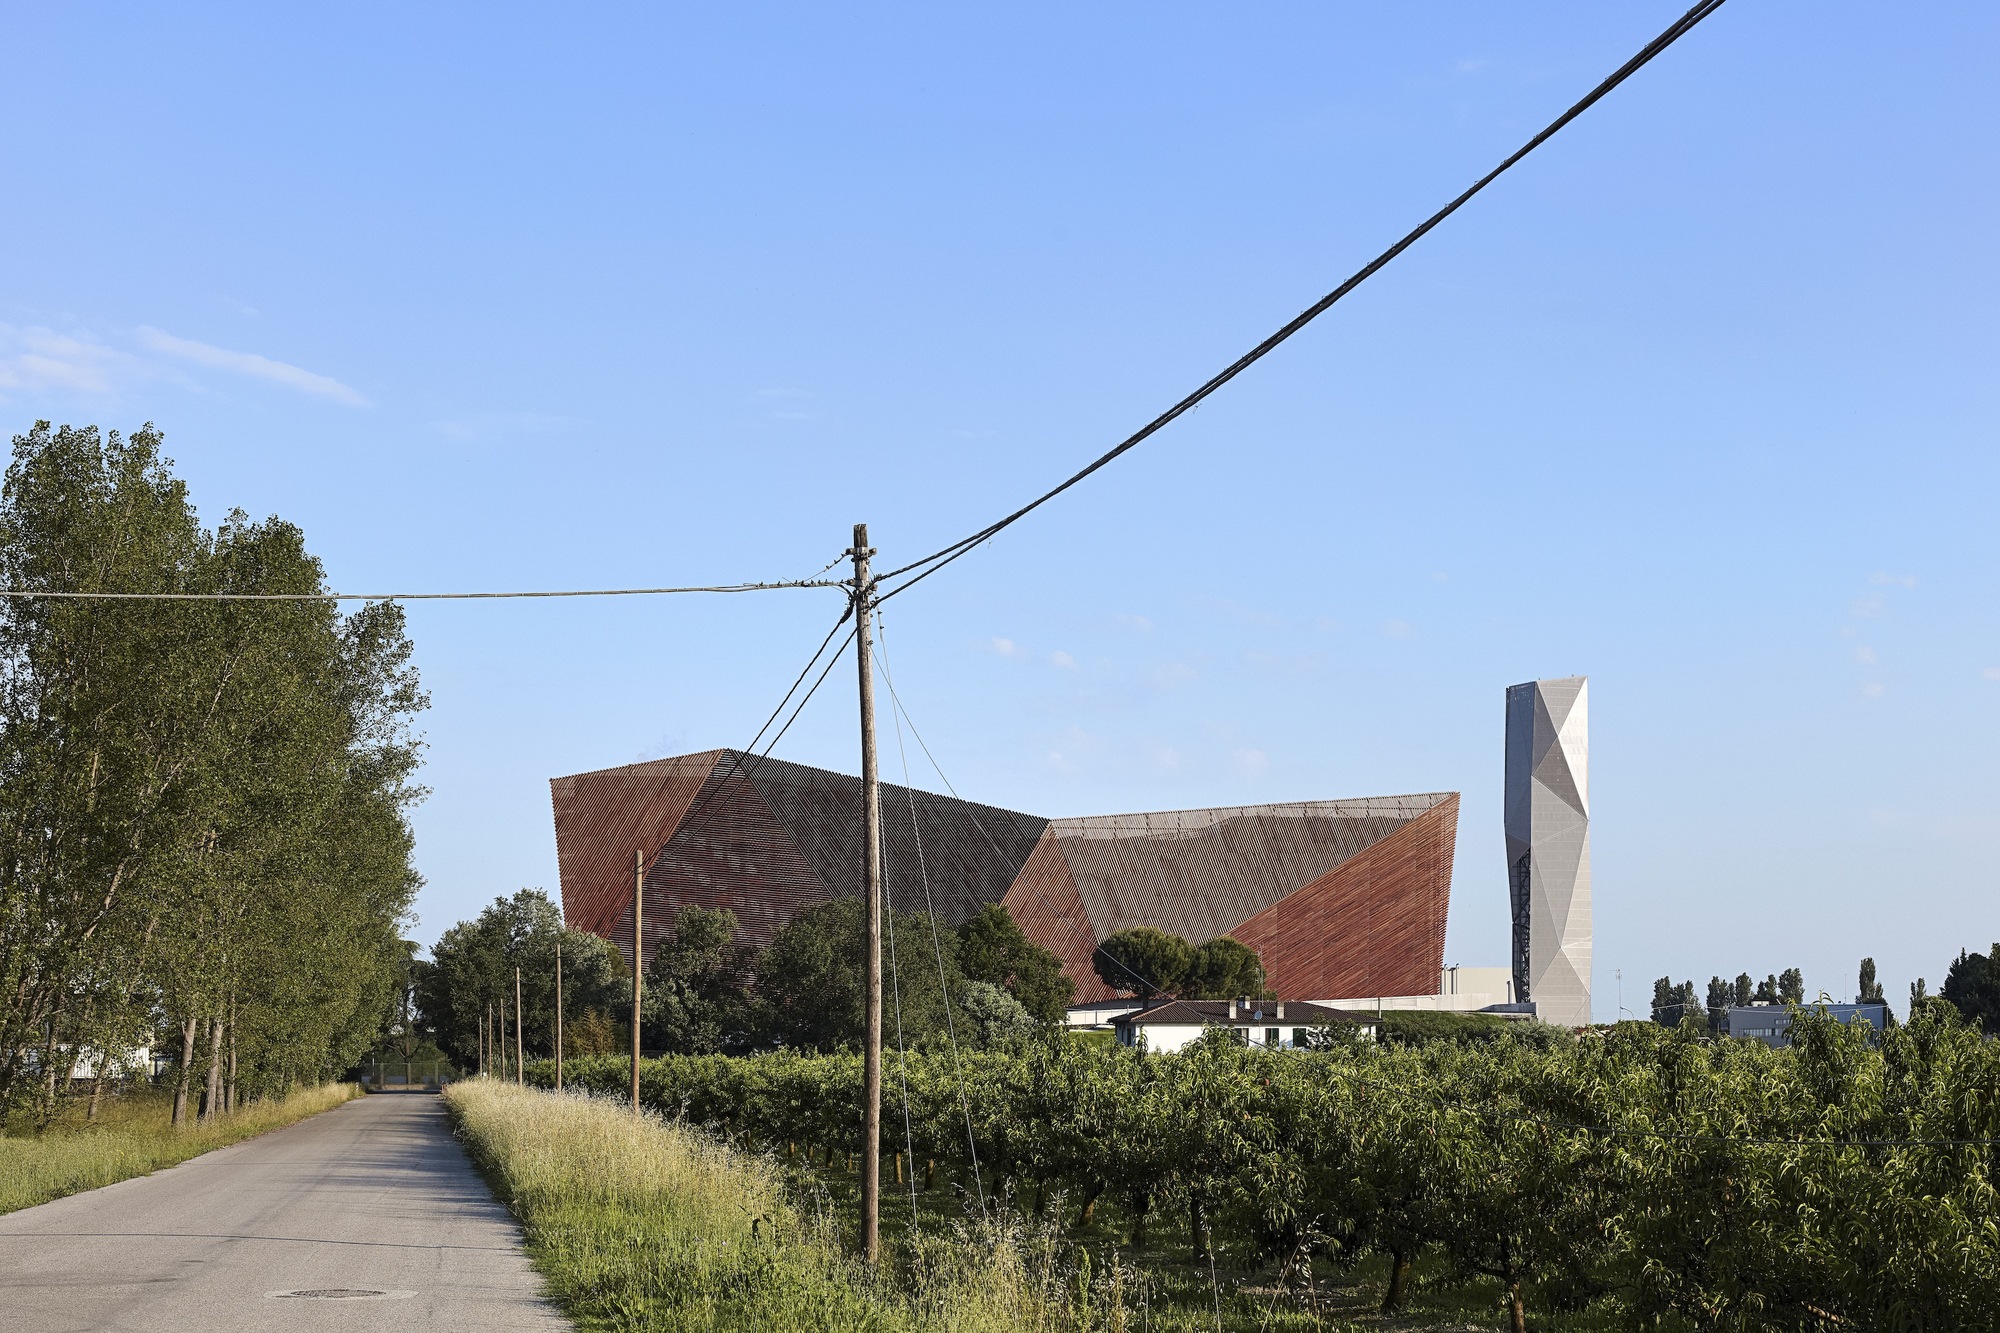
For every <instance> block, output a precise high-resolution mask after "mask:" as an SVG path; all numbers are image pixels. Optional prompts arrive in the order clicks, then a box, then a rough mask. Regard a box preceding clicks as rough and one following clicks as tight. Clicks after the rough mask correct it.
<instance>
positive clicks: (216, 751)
mask: <svg viewBox="0 0 2000 1333" xmlns="http://www.w3.org/2000/svg"><path fill="white" fill-rule="evenodd" d="M0 586H4V587H6V588H8V589H13V590H25V591H38V592H123V593H155V594H165V593H217V592H231V593H314V592H323V591H324V590H325V580H324V576H323V571H322V569H321V566H320V564H319V562H318V560H316V559H315V558H314V557H313V556H312V555H311V554H310V553H309V552H308V551H307V549H306V544H305V538H304V534H303V533H302V532H301V531H300V530H299V528H298V527H296V526H295V525H293V524H291V523H288V522H286V521H284V520H283V519H280V518H275V517H273V518H267V519H264V520H261V521H253V520H251V519H250V518H249V517H248V516H247V515H245V514H244V513H243V512H242V511H240V510H238V511H234V512H232V513H230V514H229V515H228V516H227V517H225V518H224V519H223V520H222V521H221V522H220V523H218V524H217V525H215V526H214V527H212V528H210V527H204V526H203V524H202V523H201V521H200V519H199V517H198V516H197V514H196V511H195V508H194V505H193V503H192V501H191V500H190V498H189V496H188V492H187V487H186V485H185V483H184V482H182V481H181V480H180V479H179V478H177V477H176V476H175V475H174V473H173V468H172V464H171V461H170V460H168V459H167V458H165V457H164V455H163V454H162V439H161V436H160V434H159V432H158V431H156V430H155V429H154V428H153V427H152V426H151V425H148V426H146V427H144V428H143V429H140V430H137V431H134V432H132V433H131V434H130V435H129V436H126V435H121V434H119V433H118V432H116V431H112V432H109V433H108V434H102V435H101V434H100V433H99V432H98V430H97V429H96V428H95V427H85V428H72V427H68V426H64V427H61V428H59V429H52V428H51V427H50V425H49V423H47V422H38V423H37V424H36V425H35V427H34V428H33V429H32V430H31V431H29V432H28V433H27V434H25V435H20V436H16V437H15V438H14V442H13V458H12V462H11V464H10V465H9V467H8V469H7V472H6V477H5V482H4V487H0ZM410 657H411V644H410V641H409V638H408V636H407V634H406V633H405V628H404V619H403V614H402V611H401V609H400V608H398V607H397V606H395V605H393V604H377V605H370V606H366V607H363V608H362V609H360V610H357V611H355V612H353V613H352V614H349V615H345V616H343V615H341V614H340V613H339V612H338V611H337V609H336V608H335V606H334V604H332V603H330V602H325V601H314V600H304V601H277V602H221V601H172V600H158V601H91V600H77V599H58V598H48V599H40V598H20V597H8V598H4V599H0V1112H5V1111H7V1110H20V1109H23V1108H26V1109H29V1110H31V1111H32V1112H33V1114H34V1115H35V1116H36V1117H37V1118H38V1119H41V1120H43V1121H46V1119H47V1118H48V1117H49V1116H51V1115H52V1114H53V1113H54V1111H55V1109H56V1108H57V1106H58V1105H60V1103H61V1102H62V1101H63V1099H64V1098H65V1097H66V1096H67V1095H68V1094H69V1092H70V1089H71V1086H72V1084H73V1083H74V1082H76V1081H77V1078H76V1075H77V1074H78V1072H79V1071H84V1070H87V1071H89V1072H90V1074H91V1075H92V1079H91V1091H90V1095H91V1112H92V1114H94V1113H95V1109H96V1105H97V1099H98V1098H99V1097H100V1096H101V1095H102V1093H103V1091H104V1089H105V1087H106V1086H107V1083H108V1081H110V1080H111V1079H113V1078H115V1077H117V1076H119V1075H121V1074H125V1073H128V1072H146V1071H144V1070H134V1069H133V1068H132V1066H133V1065H134V1064H136V1063H140V1062H142V1061H143V1058H144V1054H145V1052H146V1051H147V1050H148V1049H149V1048H150V1049H152V1050H156V1051H163V1052H164V1053H165V1054H166V1055H167V1056H168V1057H169V1059H170V1061H171V1067H172V1070H173V1089H174V1109H173V1116H174V1120H175V1122H176V1123H180V1122H181V1121H183V1120H185V1119H186V1118H187V1117H188V1116H190V1115H201V1116H212V1115H215V1114H217V1113H218V1112H219V1111H221V1110H225V1109H228V1108H229V1107H230V1106H231V1105H233V1104H234V1103H235V1102H236V1101H237V1100H238V1099H239V1098H242V1097H248V1096H257V1095H261V1094H263V1093H266V1092H273V1091H278V1090H281V1089H283V1088H285V1087H287V1086H289V1085H291V1084H293V1083H296V1082H298V1081H301V1080H317V1079H323V1078H327V1077H331V1076H333V1075H335V1074H337V1073H339V1072H340V1071H341V1070H343V1069H345V1068H346V1067H347V1066H348V1065H349V1064H351V1063H352V1061H353V1060H354V1059H355V1057H356V1056H358V1055H359V1054H360V1053H361V1052H362V1051H364V1050H366V1049H367V1048H368V1046H369V1045H370V1044H371V1043H372V1042H373V1040H374V1037H375V1035H376V1033H377V1032H378V1031H379V1030H380V1028H381V1026H382V1022H383V1018H384V1015H385V1012H386V1010H387V1008H388V1005H389V1003H390V1001H391V998H392V996H393V993H394V988H395V979H396V976H397V972H398V969H399V968H400V967H402V966H404V965H405V964H406V963H407V959H408V956H409V951H410V948H411V946H406V945H405V944H404V943H403V942H402V941H401V940H400V938H399V933H400V932H399V925H400V923H401V921H402V919H403V918H404V917H405V916H406V914H407V912H408V909H409V906H410V903H411V900H412V897H413V895H414V893H415V890H416V887H417V885H418V877H417V875H416V872H415V871H414V870H413V869H412V868H411V864H410V851H411V839H410V831H409V828H408V825H407V823H406V821H405V812H406V810H407V809H408V807H409V806H410V804H411V803H412V802H413V801H415V800H416V799H417V798H418V797H419V796H420V795H421V791H420V789H419V788H418V787H417V786H416V785H415V782H414V775H415V772H416V768H417V764H418V758H419V743H418V741H417V740H416V739H415V738H414V737H413V735H412V733H411V730H410V724H411V721H412V719H413V718H414V716H415V714H416V713H417V712H418V711H419V710H421V709H422V708H423V707H424V705H425V699H424V696H423V694H422V692H421V690H420V688H419V685H418V681H417V676H416V672H415V670H414V669H413V668H412V666H411V664H410Z"/></svg>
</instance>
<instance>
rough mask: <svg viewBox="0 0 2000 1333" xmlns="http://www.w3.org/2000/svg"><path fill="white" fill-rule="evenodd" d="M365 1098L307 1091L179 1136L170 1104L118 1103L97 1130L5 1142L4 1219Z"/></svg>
mask: <svg viewBox="0 0 2000 1333" xmlns="http://www.w3.org/2000/svg"><path fill="white" fill-rule="evenodd" d="M360 1091H361V1090H360V1089H359V1088H357V1087H355V1086H354V1085H353V1084H352V1083H329V1084H326V1085H324V1086H321V1087H316V1088H302V1089H300V1090H299V1091H297V1092H294V1093H292V1094H291V1095H290V1096H288V1097H284V1098H282V1099H278V1100H273V1101H262V1102H255V1103H252V1104H251V1105H249V1106H246V1107H244V1108H243V1109H242V1110H240V1111H237V1112H235V1113H234V1114H232V1115H226V1116H221V1117H218V1118H217V1119H216V1120H215V1121H214V1122H213V1123H210V1124H206V1125H191V1126H189V1127H187V1128H185V1129H181V1130H175V1129H174V1128H173V1127H172V1126H171V1125H170V1124H169V1123H168V1122H169V1120H170V1119H171V1116H172V1107H171V1105H170V1103H169V1101H168V1100H167V1099H166V1098H164V1097H159V1096H155V1095H153V1094H151V1093H144V1092H142V1093H134V1094H130V1095H128V1096H123V1097H116V1098H112V1099H111V1100H110V1101H109V1102H107V1103H106V1104H105V1106H104V1108H103V1111H102V1113H101V1115H100V1117H99V1119H98V1120H97V1121H96V1122H95V1123H92V1124H85V1125H77V1126H67V1125H61V1126H57V1127H55V1128H51V1129H48V1130H45V1131H43V1132H42V1133H40V1134H38V1135H34V1136H32V1137H25V1136H24V1137H17V1138H0V1213H11V1212H13V1211H15V1210H16V1209H19V1208H30V1207H33V1206H34V1205H35V1204H38V1203H47V1202H49V1200H51V1199H60V1198H62V1197H63V1196H64V1195H65V1194H76V1193H79V1192H81V1191H83V1190H94V1189H96V1188H98V1187H99V1186H101V1185H113V1184H116V1183H117V1182H119V1181H121V1180H129V1179H131V1178H132V1177H133V1176H144V1175H150V1174H151V1173H152V1172H154V1171H158V1170H160V1169H162V1168H164V1167H169V1166H174V1165H176V1164H178V1163H180V1162H185V1161H186V1160H188V1158H190V1157H199V1156H200V1155H201V1154H203V1153H205V1152H213V1151H214V1150H215V1149H217V1148H226V1147H228V1146H229V1145H230V1144H232V1143H239V1142H241V1141H242V1140H244V1139H248V1138H254V1137H255V1136H256V1135H259V1134H262V1133H265V1132H266V1131H269V1130H273V1129H278V1128H280V1127H282V1126H285V1125H289V1124H292V1123H293V1122H295V1121H299V1120H303V1119H305V1118H306V1117H307V1116H309V1115H317V1114H319V1113H320V1112H321V1111H326V1110H331V1109H332V1108H333V1107H336V1106H339V1105H340V1104H341V1103H343V1102H345V1101H348V1100H350V1099H351V1098H354V1097H357V1096H359V1095H360Z"/></svg>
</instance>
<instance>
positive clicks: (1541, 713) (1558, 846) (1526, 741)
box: [1506, 676, 1590, 1027]
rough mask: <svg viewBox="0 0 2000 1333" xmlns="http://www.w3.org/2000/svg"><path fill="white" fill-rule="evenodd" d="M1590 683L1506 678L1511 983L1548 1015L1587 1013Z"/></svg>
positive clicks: (1580, 1018) (1563, 1021)
mask: <svg viewBox="0 0 2000 1333" xmlns="http://www.w3.org/2000/svg"><path fill="white" fill-rule="evenodd" d="M1589 719H1590V688H1589V681H1588V679H1587V678H1586V677H1583V676H1570V677H1567V678H1565V679H1563V680H1533V681H1529V682H1528V683H1527V684H1525V685H1510V686H1508V687H1507V788H1506V822H1507V888H1508V894H1509V897H1510V900H1511V905H1512V908H1513V921H1514V993H1515V995H1516V997H1517V998H1519V999H1522V1000H1532V1001H1533V1002H1534V1004H1535V1011H1536V1016H1537V1017H1539V1018H1540V1019H1541V1020H1542V1021H1543V1022H1545V1023H1556V1024H1560V1025H1562V1026H1566V1027H1582V1026H1583V1025H1585V1024H1587V1023H1588V1022H1590V726H1589Z"/></svg>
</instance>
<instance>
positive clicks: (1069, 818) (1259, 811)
mask: <svg viewBox="0 0 2000 1333" xmlns="http://www.w3.org/2000/svg"><path fill="white" fill-rule="evenodd" d="M1459 795H1462V793H1460V792H1455V791H1418V792H1403V793H1400V794H1394V795H1388V796H1342V797H1336V798H1334V799H1331V800H1316V801H1267V802H1265V803H1263V804H1261V805H1190V806H1183V807H1182V808H1180V809H1177V810H1126V811H1122V812H1119V813H1116V814H1104V815H1061V816H1057V817H1055V818H1051V819H1050V820H1049V823H1050V824H1051V825H1070V824H1082V823H1086V822H1094V821H1099V820H1109V819H1157V818H1160V817H1161V816H1165V815H1271V814H1291V813H1298V814H1316V813H1319V812H1320V811H1323V810H1325V809H1327V808H1328V807H1330V806H1340V805H1363V804H1373V803H1377V802H1388V801H1427V802H1429V804H1427V805H1426V806H1425V807H1424V809H1426V810H1433V809H1436V808H1437V807H1438V806H1439V805H1441V804H1442V803H1444V802H1445V801H1448V800H1450V799H1451V798H1452V797H1454V796H1459Z"/></svg>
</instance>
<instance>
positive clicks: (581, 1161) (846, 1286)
mask: <svg viewBox="0 0 2000 1333" xmlns="http://www.w3.org/2000/svg"><path fill="white" fill-rule="evenodd" d="M445 1101H446V1104H447V1106H449V1107H450V1109H451V1113H452V1118H453V1122H454V1124H455V1126H456V1128H457V1131H458V1134H459V1137H460V1139H461V1140H462V1141H463V1142H464V1143H465V1145H466V1147H467V1149H468V1150H469V1151H470V1152H471V1154H472V1156H473V1158H474V1160H475V1161H476V1162H477V1163H478V1164H479V1166H480V1169H481V1171H482V1172H483V1173H484V1174H485V1175H486V1178H487V1179H488V1181H489V1182H491V1183H492V1185H493V1187H494V1189H495V1191H496V1192H497V1193H498V1194H499V1195H500V1196H501V1197H502V1198H503V1199H504V1200H506V1202H507V1203H508V1204H509V1205H510V1206H511V1207H512V1209H513V1211H514V1213H515V1215H516V1216H517V1217H518V1218H519V1219H520V1221H521V1224H522V1228H523V1231H524V1233H525V1236H526V1240H527V1248H528V1254H529V1257H530V1258H531V1259H532V1261H533V1262H534V1264H535V1266H536V1268H537V1269H538V1270H540V1272H541V1273H542V1274H543V1276H544V1277H545V1278H546V1279H547V1281H548V1283H549V1288H550V1292H551V1294H552V1295H553V1296H554V1298H555V1299H556V1301H557V1303H558V1304H559V1305H560V1306H561V1307H562V1309H563V1311H564V1313H565V1314H566V1315H568V1316H569V1318H570V1319H571V1320H573V1321H574V1322H575V1323H576V1324H577V1326H578V1327H579V1328H582V1329H584V1330H588V1331H590V1333H597V1331H598V1330H612V1329H617V1330H640V1329H643V1330H673V1331H675V1333H678V1331H680V1330H696V1329H700V1330H735V1329H759V1330H764V1329H786V1330H793V1329H797V1330H805V1331H806V1333H819V1331H821V1330H826V1331H831V1330H856V1329H866V1330H880V1331H881V1333H906V1331H907V1333H989V1331H990V1333H1026V1331H1027V1330H1036V1331H1037V1333H1142V1330H1143V1333H1212V1330H1215V1329H1216V1328H1217V1327H1218V1326H1219V1327H1220V1328H1222V1329H1223V1330H1224V1333H1252V1331H1253V1330H1254V1331H1256V1333H1306V1331H1307V1330H1312V1331H1313V1333H1357V1331H1358V1330H1363V1329H1367V1330H1382V1333H1389V1331H1390V1330H1397V1331H1402V1330H1410V1331H1412V1333H1414V1331H1415V1330H1433V1331H1442V1330H1452V1331H1453V1333H1458V1331H1460V1330H1483V1329H1492V1328H1496V1327H1498V1326H1499V1321H1498V1320H1497V1318H1496V1317H1495V1316H1496V1313H1497V1308H1496V1307H1497V1294H1498V1293H1497V1289H1493V1290H1488V1289H1487V1287H1488V1286H1490V1284H1486V1285H1484V1286H1482V1285H1481V1284H1472V1285H1471V1286H1469V1287H1458V1286H1452V1287H1446V1288H1442V1289H1439V1288H1437V1287H1436V1286H1435V1284H1434V1283H1433V1282H1431V1281H1428V1280H1423V1279H1424V1278H1425V1277H1426V1276H1427V1274H1420V1275H1419V1277H1420V1281H1419V1284H1418V1286H1419V1291H1418V1292H1417V1293H1415V1295H1416V1297H1417V1299H1415V1300H1414V1301H1413V1302H1412V1305H1413V1308H1412V1309H1411V1310H1410V1311H1409V1312H1407V1313H1405V1314H1403V1315H1399V1316H1392V1317H1384V1316H1382V1315H1380V1314H1378V1313H1377V1312H1376V1308H1375V1307H1376V1306H1377V1305H1378V1304H1379V1303H1380V1300H1381V1290H1382V1288H1381V1278H1382V1277H1383V1276H1384V1274H1383V1273H1382V1272H1379V1271H1377V1270H1378V1269H1379V1268H1380V1265H1379V1264H1374V1263H1366V1264H1364V1265H1363V1267H1362V1269H1361V1270H1359V1271H1355V1272H1350V1273H1346V1274H1334V1273H1331V1272H1328V1271H1325V1270H1322V1271H1320V1272H1318V1273H1317V1274H1314V1275H1306V1274H1300V1273H1291V1274H1289V1275H1288V1277H1287V1280H1284V1281H1282V1282H1281V1281H1280V1280H1279V1276H1280V1275H1279V1274H1278V1273H1277V1272H1274V1271H1268V1270H1267V1271H1261V1272H1251V1271H1237V1272H1232V1271H1230V1270H1229V1269H1228V1268H1227V1267H1223V1268H1221V1269H1219V1270H1218V1269H1215V1268H1210V1267H1208V1266H1207V1265H1197V1264H1194V1263H1192V1262H1189V1261H1188V1260H1187V1259H1186V1258H1185V1255H1184V1253H1181V1252H1184V1250H1185V1245H1184V1244H1183V1243H1181V1239H1180V1238H1178V1237H1172V1236H1169V1235H1162V1236H1161V1237H1160V1239H1159V1240H1157V1241H1155V1242H1154V1244H1152V1245H1150V1246H1148V1247H1144V1248H1143V1249H1141V1250H1134V1249H1133V1248H1132V1247H1131V1246H1129V1244H1119V1243H1117V1242H1116V1241H1113V1240H1112V1239H1111V1238H1110V1237H1109V1236H1108V1235H1107V1234H1106V1233H1105V1232H1104V1231H1102V1230H1099V1229H1098V1228H1096V1227H1093V1228H1091V1229H1090V1233H1089V1234H1088V1235H1087V1236H1086V1238H1085V1239H1084V1240H1083V1241H1082V1242H1081V1243H1079V1242H1077V1241H1075V1240H1072V1239H1071V1238H1068V1237H1060V1236H1058V1234H1057V1233H1056V1231H1055V1230H1054V1229H1053V1228H1052V1227H1050V1226H1045V1225H1044V1226H1038V1225H1035V1224H1032V1223H1029V1222H1026V1221H1023V1220H1020V1219H1018V1218H1016V1219H1015V1220H1013V1221H1010V1222H1007V1223H1002V1224H992V1225H985V1224H981V1223H979V1222H977V1221H976V1220H974V1219H972V1218H969V1217H967V1216H966V1215H965V1214H964V1212H963V1210H962V1209H961V1208H960V1207H959V1205H958V1204H957V1203H956V1202H955V1196H954V1193H953V1191H952V1190H951V1189H950V1188H949V1187H948V1185H946V1184H945V1183H944V1182H941V1183H940V1186H939V1188H936V1189H934V1190H929V1191H920V1193H919V1196H918V1197H919V1206H918V1209H917V1213H916V1216H915V1218H914V1220H913V1218H912V1212H911V1206H910V1195H909V1193H908V1192H907V1187H902V1188H899V1187H897V1186H895V1185H893V1184H891V1183H889V1182H885V1184H884V1189H883V1224H884V1227H883V1229H884V1254H885V1258H884V1262H883V1264H882V1266H881V1268H880V1269H879V1270H878V1271H876V1272H870V1271H869V1270H868V1269H867V1268H866V1267H865V1266H864V1265H862V1264H861V1263H860V1262H858V1261H857V1260H856V1259H855V1258H854V1257H853V1255H852V1240H853V1233H854V1219H855V1206H854V1196H855V1194H856V1192H857V1191H856V1189H855V1185H854V1177H853V1174H852V1172H851V1171H844V1170H842V1169H841V1168H840V1167H839V1166H838V1165H835V1166H830V1167H818V1168H807V1167H804V1166H803V1165H802V1164H800V1163H797V1162H786V1161H784V1160H783V1159H781V1158H772V1157H768V1156H763V1155H758V1154H753V1153H749V1152H745V1151H743V1150H740V1149H737V1148H734V1147H731V1146H729V1145H727V1144H725V1143H723V1142H721V1141H720V1140H718V1139H716V1138H715V1137H713V1136H711V1135H709V1134H706V1133H704V1132H702V1131H700V1130H696V1129H691V1128H688V1127H686V1126H684V1125H681V1124H677V1123H673V1122H668V1121H663V1120H662V1119H660V1118H659V1117H658V1116H656V1115H652V1114H648V1115H647V1116H645V1117H643V1118H638V1117H634V1116H633V1115H632V1113H631V1110H630V1109H629V1107H628V1106H627V1105H625V1104H624V1103H623V1102H622V1101H618V1100H613V1099H608V1098H607V1099H596V1098H592V1097H589V1096H586V1095H576V1094H570V1095H559V1094H555V1093H550V1092H546V1091H540V1090H536V1089H532V1088H519V1087H516V1086H514V1085H513V1084H508V1083H500V1082H497V1081H490V1080H476V1079H475V1080H467V1081H465V1082H462V1083H457V1084H454V1085H452V1086H451V1087H450V1088H448V1089H447V1090H446V1092H445ZM1056 1211H1057V1209H1056V1207H1055V1206H1054V1202H1053V1201H1051V1206H1050V1209H1049V1212H1050V1215H1051V1217H1053V1215H1054V1214H1055V1212H1056ZM1161 1220H1164V1219H1161ZM1160 1230H1164V1228H1160ZM1135 1260H1136V1261H1137V1262H1134V1261H1135ZM1565 1327H1566V1328H1567V1327H1569V1326H1567V1325H1566V1326H1565Z"/></svg>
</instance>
